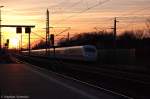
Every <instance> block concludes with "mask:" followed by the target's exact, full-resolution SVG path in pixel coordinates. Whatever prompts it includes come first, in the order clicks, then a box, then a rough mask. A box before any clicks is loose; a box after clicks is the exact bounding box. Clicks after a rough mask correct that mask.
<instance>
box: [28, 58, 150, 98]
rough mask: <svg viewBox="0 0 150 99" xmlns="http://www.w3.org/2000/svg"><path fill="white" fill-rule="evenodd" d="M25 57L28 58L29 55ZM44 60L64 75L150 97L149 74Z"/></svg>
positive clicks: (133, 94)
mask: <svg viewBox="0 0 150 99" xmlns="http://www.w3.org/2000/svg"><path fill="white" fill-rule="evenodd" d="M25 57H26V58H27V56H25ZM30 59H31V57H30ZM34 59H35V60H37V61H39V60H41V58H37V57H36V58H35V57H32V59H31V60H32V62H33V60H34ZM31 60H30V62H31ZM26 61H27V60H26ZM42 61H43V63H45V64H50V65H51V66H52V67H49V66H48V65H47V66H44V65H43V66H44V68H46V69H52V70H53V71H56V72H58V73H61V74H63V75H67V76H70V77H73V78H75V79H78V80H81V81H84V82H87V83H90V84H93V85H96V86H100V87H104V88H106V89H109V90H111V91H114V92H117V93H121V94H125V95H127V96H130V97H134V98H136V99H138V98H139V99H145V98H150V96H149V93H147V92H148V90H149V89H150V83H149V80H150V79H149V76H148V75H144V74H143V75H141V74H135V73H130V72H125V71H116V70H108V69H104V68H96V67H94V68H92V67H88V66H84V65H83V66H81V65H77V64H71V63H66V62H63V61H61V60H51V61H50V62H49V63H47V62H46V61H48V60H47V58H46V57H45V58H44V59H42ZM28 62H29V61H28ZM35 65H37V64H35ZM41 66H42V64H41ZM41 66H40V67H41ZM60 67H61V68H60ZM58 68H59V69H58ZM133 87H134V88H133Z"/></svg>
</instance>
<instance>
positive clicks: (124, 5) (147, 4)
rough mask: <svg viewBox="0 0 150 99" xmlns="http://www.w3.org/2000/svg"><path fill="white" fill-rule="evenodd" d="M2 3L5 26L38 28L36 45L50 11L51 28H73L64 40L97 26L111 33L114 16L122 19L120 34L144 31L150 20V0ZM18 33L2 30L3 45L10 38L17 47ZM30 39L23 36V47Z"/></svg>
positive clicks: (4, 0) (11, 0) (20, 0)
mask: <svg viewBox="0 0 150 99" xmlns="http://www.w3.org/2000/svg"><path fill="white" fill-rule="evenodd" d="M104 1H106V2H105V3H104V4H101V3H102V2H104ZM0 3H1V5H3V6H4V7H3V8H2V24H15V25H20V24H22V25H35V26H36V27H35V28H34V29H33V33H32V35H31V36H32V37H31V38H32V42H33V44H34V43H35V42H38V41H39V40H40V39H41V36H42V37H44V36H45V30H44V28H45V20H46V19H45V18H46V9H47V8H48V9H49V11H50V26H55V27H71V29H70V30H69V31H67V32H65V33H64V34H62V37H63V36H64V35H66V34H67V33H68V32H70V34H72V35H74V34H75V33H81V32H90V31H96V29H95V27H97V28H98V29H99V30H101V29H102V30H103V29H106V30H110V28H112V26H113V18H114V17H119V18H118V21H119V23H118V25H117V26H118V33H120V31H122V30H125V29H126V30H127V29H129V30H130V29H137V28H138V29H143V28H144V27H145V22H146V19H147V18H150V0H0ZM64 29H65V28H61V29H59V28H55V29H51V33H54V34H57V33H59V32H61V31H63V30H64ZM15 31H16V30H15V29H14V28H2V32H3V34H2V36H3V42H5V41H6V39H10V47H17V45H18V44H17V43H18V42H19V39H20V35H16V33H15ZM36 34H38V36H37V35H36ZM27 38H28V36H27V34H25V33H23V43H24V44H23V45H26V44H27ZM59 38H61V37H58V38H56V40H58V39H59ZM15 43H16V44H15Z"/></svg>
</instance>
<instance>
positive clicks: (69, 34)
mask: <svg viewBox="0 0 150 99" xmlns="http://www.w3.org/2000/svg"><path fill="white" fill-rule="evenodd" d="M67 38H68V42H69V41H70V33H69V32H68V37H67Z"/></svg>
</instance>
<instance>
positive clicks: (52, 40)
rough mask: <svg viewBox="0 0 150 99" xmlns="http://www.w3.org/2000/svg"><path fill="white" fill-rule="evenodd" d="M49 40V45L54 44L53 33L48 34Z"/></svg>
mask: <svg viewBox="0 0 150 99" xmlns="http://www.w3.org/2000/svg"><path fill="white" fill-rule="evenodd" d="M50 42H51V45H52V46H54V34H51V35H50Z"/></svg>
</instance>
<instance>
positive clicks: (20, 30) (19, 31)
mask: <svg viewBox="0 0 150 99" xmlns="http://www.w3.org/2000/svg"><path fill="white" fill-rule="evenodd" d="M16 33H18V34H19V33H22V27H20V26H18V27H16Z"/></svg>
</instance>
